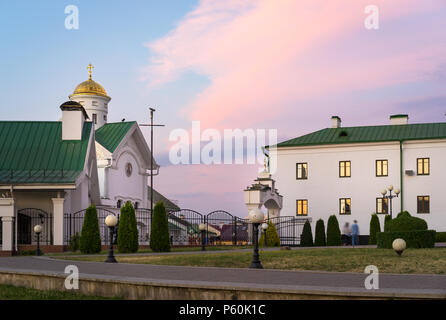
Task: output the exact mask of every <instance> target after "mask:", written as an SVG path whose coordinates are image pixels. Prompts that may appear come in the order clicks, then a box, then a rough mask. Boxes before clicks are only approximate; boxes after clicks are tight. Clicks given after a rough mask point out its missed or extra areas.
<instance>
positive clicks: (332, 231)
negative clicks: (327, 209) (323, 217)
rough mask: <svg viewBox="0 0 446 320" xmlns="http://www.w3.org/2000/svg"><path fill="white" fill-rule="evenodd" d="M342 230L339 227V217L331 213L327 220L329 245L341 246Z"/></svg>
mask: <svg viewBox="0 0 446 320" xmlns="http://www.w3.org/2000/svg"><path fill="white" fill-rule="evenodd" d="M341 244H342V241H341V230H340V229H339V222H338V218H336V216H335V215H331V216H330V217H329V218H328V222H327V246H340V245H341Z"/></svg>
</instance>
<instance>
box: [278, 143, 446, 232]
mask: <svg viewBox="0 0 446 320" xmlns="http://www.w3.org/2000/svg"><path fill="white" fill-rule="evenodd" d="M401 154H402V159H400V143H399V142H381V143H355V144H337V145H316V146H299V147H281V148H278V149H277V150H276V151H273V150H271V151H270V161H271V162H272V166H273V167H276V168H277V171H276V172H275V173H274V174H273V179H274V180H275V181H276V187H277V189H278V190H279V191H280V194H281V195H282V196H283V207H282V210H281V215H282V216H296V215H297V200H308V217H310V218H311V219H312V227H313V232H314V228H315V224H316V221H317V220H318V219H323V220H324V222H325V225H327V220H328V218H329V216H330V215H333V214H335V215H336V217H337V218H338V221H339V225H340V228H342V226H343V225H344V223H345V222H349V223H352V222H353V220H357V221H358V224H359V227H360V233H361V234H362V235H368V234H369V224H370V218H371V214H372V213H375V212H376V210H377V209H376V199H377V198H379V197H382V195H381V193H380V192H381V190H383V189H385V188H387V187H388V186H389V185H393V186H394V188H400V189H401V194H400V197H398V198H394V199H393V201H392V202H393V217H396V215H397V214H398V213H399V212H400V211H401V209H402V208H401V199H403V200H402V206H403V210H407V211H408V212H409V213H410V214H411V215H413V216H415V217H420V218H422V219H424V220H426V222H427V224H428V228H429V229H434V230H437V231H446V211H445V210H444V208H445V207H446V197H445V196H444V192H445V191H444V181H446V170H445V164H446V140H444V139H438V140H430V141H427V140H421V141H404V142H402V148H401ZM276 156H277V158H276ZM418 158H429V159H430V172H429V175H417V159H418ZM376 160H388V176H376ZM400 160H402V168H401V166H400ZM273 161H277V163H273ZM340 161H351V177H340V175H339V165H340V164H339V162H340ZM297 163H307V165H308V178H307V179H297V178H296V164H297ZM401 169H402V170H401ZM407 170H409V171H410V170H412V172H406V171H407ZM401 172H402V177H401ZM401 180H402V185H401ZM418 196H429V197H430V201H429V206H430V210H429V213H417V197H418ZM341 198H350V199H351V214H350V215H344V214H340V199H341ZM378 216H379V218H380V223H381V229H382V228H383V225H384V217H385V214H378ZM313 234H314V233H313Z"/></svg>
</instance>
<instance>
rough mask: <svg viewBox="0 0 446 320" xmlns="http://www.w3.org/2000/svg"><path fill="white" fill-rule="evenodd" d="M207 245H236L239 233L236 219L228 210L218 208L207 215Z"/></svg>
mask: <svg viewBox="0 0 446 320" xmlns="http://www.w3.org/2000/svg"><path fill="white" fill-rule="evenodd" d="M205 218H206V219H205V223H206V234H205V235H206V236H205V243H206V244H207V245H235V244H236V239H237V233H236V230H237V228H235V225H236V220H235V218H234V216H233V215H232V214H230V213H229V212H227V211H223V210H217V211H212V212H210V213H208V214H207V215H206V217H205Z"/></svg>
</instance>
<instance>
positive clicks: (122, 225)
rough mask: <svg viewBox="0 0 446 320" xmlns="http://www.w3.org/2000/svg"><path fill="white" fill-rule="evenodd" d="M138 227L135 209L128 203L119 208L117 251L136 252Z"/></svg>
mask: <svg viewBox="0 0 446 320" xmlns="http://www.w3.org/2000/svg"><path fill="white" fill-rule="evenodd" d="M138 246H139V243H138V227H137V225H136V215H135V209H134V208H133V205H132V203H131V202H130V201H127V202H126V204H125V205H124V206H123V207H122V208H121V214H120V216H119V225H118V251H119V252H121V253H134V252H137V251H138Z"/></svg>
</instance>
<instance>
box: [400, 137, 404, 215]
mask: <svg viewBox="0 0 446 320" xmlns="http://www.w3.org/2000/svg"><path fill="white" fill-rule="evenodd" d="M403 188H404V187H403V140H400V190H401V198H400V201H401V210H400V212H402V211H404V201H403V199H404V191H403Z"/></svg>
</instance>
